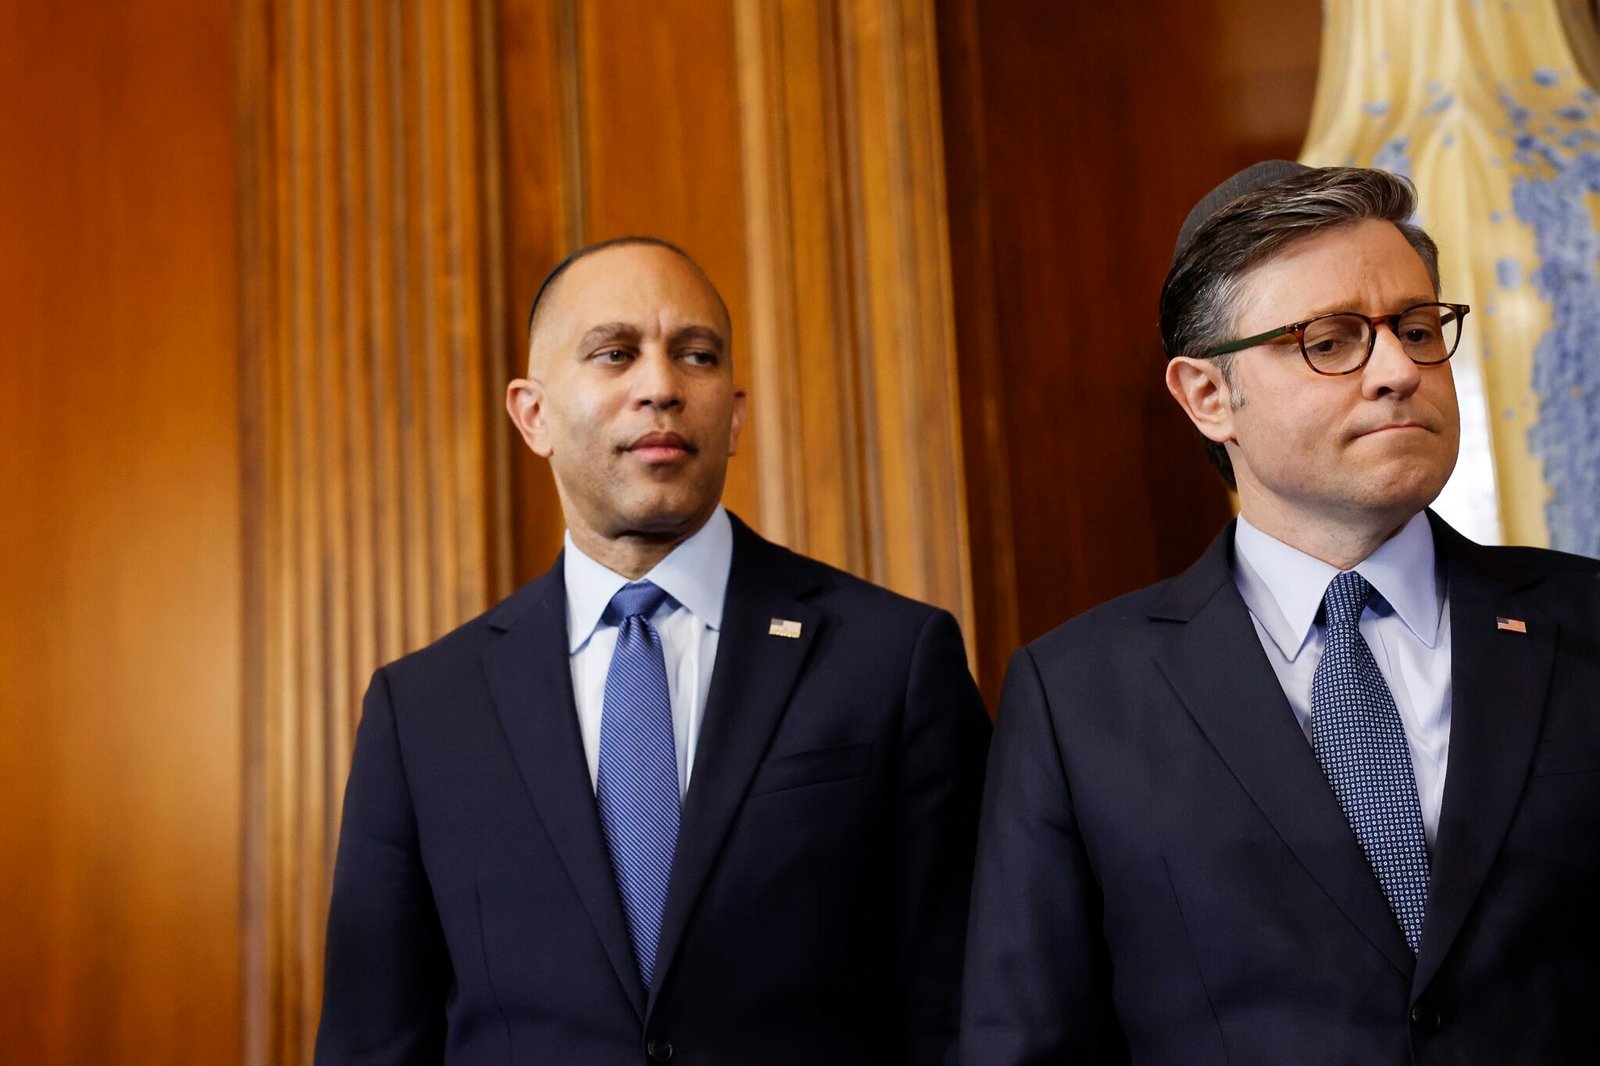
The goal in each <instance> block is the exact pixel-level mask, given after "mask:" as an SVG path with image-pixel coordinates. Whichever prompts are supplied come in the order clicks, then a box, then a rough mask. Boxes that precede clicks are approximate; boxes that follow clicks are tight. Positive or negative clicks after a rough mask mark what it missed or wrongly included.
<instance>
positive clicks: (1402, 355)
mask: <svg viewBox="0 0 1600 1066" xmlns="http://www.w3.org/2000/svg"><path fill="white" fill-rule="evenodd" d="M1374 328H1375V329H1376V331H1377V334H1376V336H1375V337H1374V338H1373V345H1372V358H1370V359H1368V360H1367V365H1366V366H1365V367H1364V368H1362V371H1361V392H1362V395H1364V396H1366V397H1367V398H1368V399H1377V398H1378V397H1380V396H1384V395H1387V394H1394V395H1397V396H1399V397H1401V398H1402V399H1403V398H1405V397H1407V396H1410V395H1411V394H1412V393H1413V392H1416V391H1417V386H1418V385H1420V384H1421V383H1422V371H1423V368H1422V367H1420V366H1418V365H1417V364H1416V363H1413V362H1412V361H1411V357H1410V356H1409V355H1407V354H1406V349H1405V345H1403V344H1401V343H1400V338H1399V337H1398V336H1396V335H1395V332H1394V329H1393V328H1391V327H1390V325H1389V323H1387V322H1382V321H1380V322H1379V323H1378V324H1377V325H1376V326H1375V327H1374Z"/></svg>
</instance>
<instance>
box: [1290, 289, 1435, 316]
mask: <svg viewBox="0 0 1600 1066" xmlns="http://www.w3.org/2000/svg"><path fill="white" fill-rule="evenodd" d="M1355 302H1356V301H1352V300H1345V301H1341V302H1335V303H1331V304H1328V305H1327V306H1325V307H1323V308H1322V309H1321V310H1317V311H1310V312H1307V314H1306V316H1305V317H1306V318H1317V317H1319V316H1321V315H1336V314H1339V313H1340V312H1341V311H1353V310H1355V308H1354V307H1353V306H1352V305H1353V304H1354V303H1355ZM1438 302H1439V301H1438V298H1437V297H1435V296H1433V295H1431V294H1430V295H1427V296H1402V297H1400V298H1399V299H1398V300H1395V301H1393V303H1394V310H1393V311H1387V312H1384V313H1385V314H1397V313H1398V312H1400V311H1404V310H1406V309H1407V308H1408V307H1416V306H1417V305H1418V304H1431V303H1438ZM1377 317H1380V318H1381V317H1382V315H1379V316H1377Z"/></svg>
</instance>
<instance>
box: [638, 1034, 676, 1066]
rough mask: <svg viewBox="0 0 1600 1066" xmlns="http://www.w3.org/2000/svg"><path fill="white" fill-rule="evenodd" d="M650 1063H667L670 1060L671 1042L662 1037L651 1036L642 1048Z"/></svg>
mask: <svg viewBox="0 0 1600 1066" xmlns="http://www.w3.org/2000/svg"><path fill="white" fill-rule="evenodd" d="M644 1050H645V1054H647V1055H649V1056H650V1061H651V1062H669V1061H671V1059H672V1041H670V1040H668V1039H667V1038H666V1037H664V1036H653V1037H651V1038H650V1042H649V1043H647V1044H645V1046H644Z"/></svg>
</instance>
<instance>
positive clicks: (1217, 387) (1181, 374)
mask: <svg viewBox="0 0 1600 1066" xmlns="http://www.w3.org/2000/svg"><path fill="white" fill-rule="evenodd" d="M1167 391H1168V392H1170V393H1172V398H1173V399H1174V400H1177V401H1178V406H1179V407H1181V408H1183V413H1184V414H1186V415H1188V416H1189V421H1191V422H1193V423H1194V425H1195V428H1196V429H1198V430H1199V431H1200V432H1201V433H1202V434H1204V435H1205V437H1206V439H1207V440H1211V441H1215V442H1216V443H1218V444H1226V443H1228V442H1229V441H1231V440H1233V439H1234V431H1233V407H1234V405H1233V396H1232V392H1231V390H1230V389H1229V387H1228V380H1227V378H1226V377H1224V376H1223V373H1222V368H1221V367H1220V366H1218V365H1217V362H1216V360H1214V359H1191V358H1190V357H1188V356H1185V355H1180V356H1178V357H1177V358H1175V359H1172V360H1171V361H1169V362H1168V363H1167Z"/></svg>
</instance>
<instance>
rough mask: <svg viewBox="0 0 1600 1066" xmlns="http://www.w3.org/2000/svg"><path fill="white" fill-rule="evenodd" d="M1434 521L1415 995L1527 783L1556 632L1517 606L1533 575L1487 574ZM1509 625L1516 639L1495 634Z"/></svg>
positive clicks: (1455, 930)
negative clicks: (1425, 880) (1436, 734)
mask: <svg viewBox="0 0 1600 1066" xmlns="http://www.w3.org/2000/svg"><path fill="white" fill-rule="evenodd" d="M1429 517H1430V518H1432V519H1433V525H1434V542H1435V543H1436V544H1437V545H1438V546H1439V550H1440V551H1442V552H1443V553H1444V554H1445V565H1446V567H1447V571H1446V572H1447V573H1448V575H1449V579H1448V580H1449V584H1448V591H1449V597H1450V645H1451V654H1450V659H1451V679H1450V682H1451V683H1450V689H1451V708H1450V762H1449V766H1448V768H1447V771H1446V774H1445V786H1444V805H1443V810H1442V811H1441V813H1440V816H1439V834H1438V846H1437V847H1436V849H1435V854H1434V861H1433V874H1432V877H1431V878H1430V884H1429V890H1428V911H1427V916H1426V918H1424V920H1423V926H1422V947H1421V951H1420V952H1419V954H1418V958H1417V972H1416V979H1415V983H1414V985H1413V989H1414V991H1417V992H1420V991H1421V990H1422V989H1423V988H1425V987H1426V986H1427V983H1428V981H1430V980H1431V979H1432V978H1433V976H1434V974H1435V973H1437V972H1438V969H1439V965H1440V963H1441V962H1443V960H1444V957H1445V955H1446V954H1448V952H1449V950H1450V947H1451V945H1453V944H1454V943H1455V939H1456V936H1457V934H1459V933H1460V931H1461V926H1462V924H1463V922H1464V921H1465V920H1466V917H1467V914H1468V912H1469V911H1470V910H1471V909H1472V904H1473V902H1474V901H1475V900H1476V899H1477V896H1478V892H1479V891H1480V890H1481V889H1482V887H1483V883H1484V880H1485V878H1487V876H1488V873H1489V868H1490V867H1491V866H1492V865H1493V863H1494V858H1495V855H1496V854H1497V853H1498V852H1499V850H1500V845H1501V842H1502V841H1503V840H1504V839H1505V835H1506V831H1507V830H1508V828H1509V827H1510V825H1511V818H1512V815H1513V814H1514V812H1515V811H1516V806H1517V801H1518V799H1519V797H1520V796H1521V794H1522V787H1523V784H1524V782H1525V781H1526V779H1527V775H1528V768H1529V766H1530V765H1531V763H1532V760H1533V749H1534V746H1535V744H1536V743H1537V741H1538V736H1539V724H1540V721H1541V720H1542V718H1543V715H1544V705H1545V696H1546V692H1547V691H1548V689H1549V684H1550V673H1551V670H1552V667H1553V665H1554V662H1555V647H1556V627H1555V623H1554V622H1552V621H1550V620H1548V619H1547V618H1546V617H1545V616H1543V615H1542V614H1540V613H1539V611H1538V609H1537V608H1536V607H1534V606H1531V605H1530V604H1528V603H1526V602H1523V600H1522V599H1521V597H1519V595H1518V589H1519V588H1521V587H1524V586H1526V585H1527V584H1529V583H1530V581H1532V580H1535V579H1536V577H1537V575H1536V574H1526V573H1519V572H1509V571H1507V572H1501V573H1496V572H1495V570H1496V568H1495V567H1494V566H1493V562H1492V560H1491V557H1490V553H1488V552H1486V551H1485V550H1484V549H1482V548H1480V547H1479V546H1478V545H1476V544H1473V543H1472V542H1471V541H1469V540H1467V539H1466V538H1464V537H1462V536H1461V535H1460V534H1458V533H1456V532H1455V531H1454V530H1452V529H1451V528H1450V527H1449V526H1447V525H1445V523H1444V522H1443V521H1441V520H1439V519H1438V517H1437V516H1434V515H1431V514H1430V516H1429ZM1497 618H1515V619H1519V620H1521V621H1522V622H1523V623H1524V624H1525V625H1526V627H1527V632H1525V633H1518V632H1514V631H1509V630H1501V629H1499V628H1497V625H1496V619H1497Z"/></svg>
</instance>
